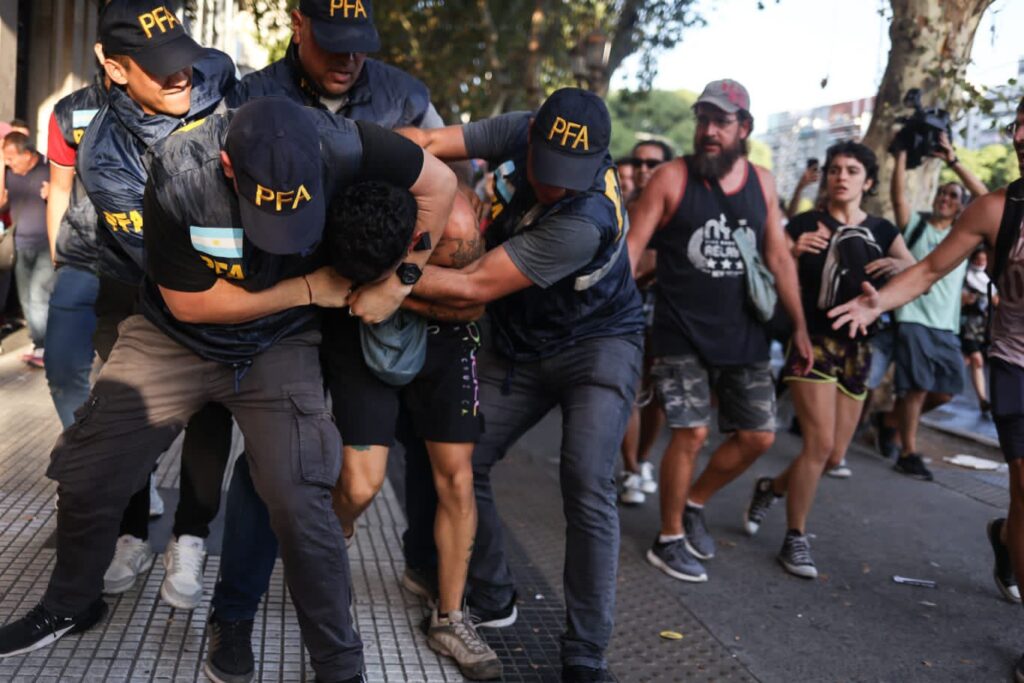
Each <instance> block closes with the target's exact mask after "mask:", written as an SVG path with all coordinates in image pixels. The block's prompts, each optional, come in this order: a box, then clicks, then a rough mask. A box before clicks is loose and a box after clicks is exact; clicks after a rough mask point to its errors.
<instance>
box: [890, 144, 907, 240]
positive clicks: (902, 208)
mask: <svg viewBox="0 0 1024 683" xmlns="http://www.w3.org/2000/svg"><path fill="white" fill-rule="evenodd" d="M906 188H907V153H906V152H897V153H896V163H895V165H894V167H893V171H892V178H891V179H890V180H889V198H890V199H891V200H892V210H893V213H894V214H895V215H896V227H898V228H899V229H900V230H902V229H903V228H905V227H906V226H907V223H908V222H909V221H910V204H909V202H907V191H906Z"/></svg>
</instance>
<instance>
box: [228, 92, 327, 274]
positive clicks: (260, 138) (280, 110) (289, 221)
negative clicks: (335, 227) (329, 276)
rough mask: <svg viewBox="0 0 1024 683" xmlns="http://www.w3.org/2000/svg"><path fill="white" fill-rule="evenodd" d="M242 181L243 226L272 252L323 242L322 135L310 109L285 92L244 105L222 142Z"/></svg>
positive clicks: (302, 248) (292, 251) (299, 249)
mask: <svg viewBox="0 0 1024 683" xmlns="http://www.w3.org/2000/svg"><path fill="white" fill-rule="evenodd" d="M224 151H225V152H227V155H228V158H229V159H230V160H231V166H232V168H233V169H234V175H235V182H236V183H237V186H238V205H239V209H240V212H241V218H242V229H243V230H244V232H245V236H246V237H248V238H249V239H250V240H251V241H252V243H253V244H255V245H256V246H257V247H258V248H260V249H262V250H263V251H266V252H268V253H271V254H298V253H301V252H305V251H307V250H309V249H311V248H312V247H314V246H316V244H317V243H318V242H319V241H320V238H321V236H322V235H323V230H324V219H325V212H326V209H325V206H326V202H325V201H324V188H323V181H322V179H321V175H322V164H321V161H320V136H319V133H318V132H317V125H316V121H315V120H314V118H313V116H312V115H311V112H310V110H308V109H306V108H305V107H303V106H301V105H299V104H296V103H295V102H292V101H291V100H289V99H286V98H284V97H262V98H259V99H255V100H252V101H250V102H248V103H246V104H244V105H242V106H241V107H240V108H239V109H238V110H237V111H236V112H235V113H234V116H233V117H232V119H231V123H230V124H229V125H228V133H227V139H226V140H225V142H224Z"/></svg>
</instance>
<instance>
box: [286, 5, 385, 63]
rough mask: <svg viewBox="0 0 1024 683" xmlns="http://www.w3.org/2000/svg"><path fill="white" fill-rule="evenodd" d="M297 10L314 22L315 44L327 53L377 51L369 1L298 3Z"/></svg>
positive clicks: (376, 40) (377, 41)
mask: <svg viewBox="0 0 1024 683" xmlns="http://www.w3.org/2000/svg"><path fill="white" fill-rule="evenodd" d="M299 11H300V12H302V13H303V14H305V15H306V16H307V17H309V18H310V19H312V20H313V37H315V38H316V44H317V45H319V46H320V47H321V48H323V49H324V50H327V51H328V52H377V51H379V50H380V36H379V35H378V34H377V27H376V26H374V25H373V3H372V2H371V1H370V0H300V2H299Z"/></svg>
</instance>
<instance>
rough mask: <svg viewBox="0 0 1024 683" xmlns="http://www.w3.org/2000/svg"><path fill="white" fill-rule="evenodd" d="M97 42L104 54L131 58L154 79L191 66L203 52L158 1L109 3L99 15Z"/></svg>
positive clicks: (122, 0)
mask: <svg viewBox="0 0 1024 683" xmlns="http://www.w3.org/2000/svg"><path fill="white" fill-rule="evenodd" d="M99 39H100V44H101V45H103V52H104V54H107V55H125V56H128V57H131V58H132V59H133V60H135V62H136V63H138V65H139V66H141V67H142V68H143V69H145V70H146V71H148V72H149V73H151V74H153V75H154V76H156V77H158V78H164V77H166V76H170V75H171V74H173V73H177V72H178V71H181V70H182V69H184V68H186V67H188V66H191V65H192V64H194V63H195V62H196V61H198V60H199V58H200V57H202V56H203V54H204V53H205V52H206V51H205V50H204V49H203V48H202V47H201V46H200V45H199V43H197V42H196V41H194V40H192V37H191V36H189V35H188V33H186V32H185V27H184V26H182V25H181V21H180V20H179V19H178V17H177V16H176V15H175V14H174V12H173V11H171V9H170V8H169V7H168V6H167V3H164V2H160V1H159V0H111V2H110V3H109V4H108V5H107V6H106V7H105V8H104V9H103V13H102V14H101V15H100V24H99Z"/></svg>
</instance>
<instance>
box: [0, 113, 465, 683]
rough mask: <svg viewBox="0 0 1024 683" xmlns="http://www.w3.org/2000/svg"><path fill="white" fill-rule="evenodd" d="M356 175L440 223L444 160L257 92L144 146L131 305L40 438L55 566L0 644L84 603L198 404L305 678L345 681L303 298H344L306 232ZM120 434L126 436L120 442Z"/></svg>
mask: <svg viewBox="0 0 1024 683" xmlns="http://www.w3.org/2000/svg"><path fill="white" fill-rule="evenodd" d="M363 180H380V181H385V182H389V183H391V184H393V185H397V186H399V187H407V188H409V190H410V192H411V193H412V194H413V197H414V198H415V199H416V203H417V208H418V212H417V225H416V229H417V230H418V231H420V232H429V233H430V234H431V235H432V236H433V237H435V238H436V237H438V236H439V235H440V234H441V231H442V229H443V227H444V218H445V216H446V215H447V213H448V211H449V210H450V208H451V204H452V198H453V196H454V193H455V185H456V183H455V178H454V176H453V174H452V173H451V172H450V171H449V170H448V169H447V168H446V167H444V165H443V164H441V163H440V162H439V161H437V160H436V159H435V158H433V157H432V156H430V155H428V154H425V153H423V152H422V151H421V150H419V149H418V148H416V147H415V146H414V145H411V144H409V143H408V142H407V141H405V140H403V139H402V138H401V137H399V136H396V135H394V134H392V133H389V132H387V131H385V130H383V129H381V128H378V127H375V126H373V125H372V124H354V123H352V122H350V121H346V120H343V119H337V118H334V117H331V116H328V115H324V114H320V113H317V112H313V111H311V110H309V109H305V108H302V107H300V106H298V105H295V104H294V103H291V102H289V101H287V100H284V99H281V98H264V99H260V100H257V101H254V102H252V103H249V104H248V105H246V106H244V107H242V108H241V109H239V110H238V111H237V112H229V113H228V114H225V115H214V116H211V117H209V118H207V119H206V121H205V122H204V123H202V124H200V125H198V126H197V127H194V128H193V129H192V130H189V131H186V132H182V133H180V134H178V135H174V136H171V137H170V138H168V139H167V140H165V141H164V142H163V143H161V144H159V145H158V146H157V147H156V148H155V149H154V154H153V161H152V166H151V173H150V179H149V183H148V185H147V188H146V196H145V213H144V218H145V220H146V224H147V228H146V232H145V240H146V251H147V259H146V282H145V284H144V286H143V294H142V302H141V309H142V312H143V313H142V315H133V316H131V317H129V318H128V319H127V320H126V321H125V322H124V323H123V324H122V326H121V335H120V337H119V338H118V340H117V342H116V343H115V345H114V349H113V351H112V352H111V356H110V360H109V361H108V362H107V364H106V365H105V366H104V368H103V370H102V371H101V373H100V376H99V378H98V380H97V382H96V385H95V387H94V388H93V391H92V394H91V396H90V398H89V400H88V401H87V403H86V405H85V407H84V408H83V410H82V411H80V413H79V416H78V419H77V420H76V422H75V424H74V425H73V426H72V427H71V428H70V429H68V430H67V431H66V432H65V433H64V434H63V435H62V436H61V438H60V440H59V441H58V443H57V446H56V448H55V450H54V453H53V456H52V463H51V466H50V469H49V471H48V474H49V476H51V477H53V478H55V479H57V481H58V483H59V485H60V490H61V504H60V509H59V512H58V520H57V560H56V566H55V569H54V573H53V576H52V577H51V580H50V584H49V587H48V589H47V591H46V594H45V595H44V597H43V600H42V602H41V603H40V604H39V605H38V606H37V607H35V608H34V609H33V610H32V611H31V612H30V613H29V614H28V615H27V616H26V617H24V618H22V619H19V620H16V621H14V622H11V623H9V624H7V625H6V626H5V627H3V628H2V629H0V656H6V655H12V654H18V653H22V652H28V651H31V650H34V649H37V648H40V647H44V646H46V645H48V644H49V643H51V642H53V641H54V640H56V639H58V638H60V637H62V636H64V635H66V634H68V633H73V632H79V631H82V630H85V629H87V628H89V627H90V626H92V625H93V624H95V623H96V622H97V621H99V620H100V619H101V618H102V616H103V615H104V614H105V612H106V604H105V603H104V602H103V600H102V598H100V591H101V584H102V581H101V578H102V573H103V569H104V567H105V566H106V563H107V562H108V561H109V558H110V555H111V553H112V552H113V548H114V542H115V536H116V526H117V521H118V519H119V518H120V514H121V510H122V509H123V507H124V505H125V503H126V502H127V500H128V497H129V495H130V494H131V493H132V491H134V490H136V489H137V488H138V486H140V485H141V484H142V483H143V482H144V481H145V479H146V477H148V475H149V472H150V470H151V469H152V466H153V464H154V463H155V461H156V458H157V457H158V455H159V454H160V452H161V451H163V449H165V448H166V447H167V446H168V445H169V444H170V443H171V441H172V440H173V439H174V438H175V436H176V435H177V433H178V432H179V431H180V430H181V428H182V425H184V424H185V423H186V422H187V420H188V419H189V417H190V416H191V415H192V414H194V413H195V412H196V411H197V410H199V409H200V408H201V407H202V406H203V405H205V404H207V403H209V402H211V401H213V402H218V403H220V404H223V405H224V406H226V407H227V408H228V409H229V410H230V411H231V413H232V414H233V416H234V417H235V419H236V420H237V422H238V424H239V427H240V428H241V430H242V433H243V435H244V436H245V437H246V443H247V453H246V455H247V457H248V459H249V460H250V463H251V464H252V472H253V478H254V480H255V484H256V488H257V490H258V491H259V492H260V495H261V496H262V497H263V498H264V500H266V502H267V507H268V509H269V511H270V521H271V525H272V526H273V528H274V531H275V533H276V535H277V537H278V539H279V540H280V544H281V554H282V557H283V558H284V562H285V565H286V568H287V569H286V575H287V577H288V578H287V580H288V588H289V591H290V593H291V595H292V598H293V601H294V603H295V607H296V611H297V613H298V618H299V624H300V627H301V630H302V636H303V640H304V642H305V644H306V646H307V648H308V649H309V652H310V656H311V659H312V662H313V668H314V669H315V670H316V673H317V676H318V678H319V679H320V680H323V681H352V682H355V681H361V680H362V677H361V670H362V646H361V644H360V642H359V638H358V635H357V634H356V633H355V631H354V629H353V626H352V622H351V615H350V612H349V601H348V595H349V588H348V583H349V577H348V558H347V557H346V554H345V545H344V542H343V538H342V533H341V527H340V525H339V523H338V520H337V517H336V516H335V515H334V512H333V510H332V508H331V497H330V489H331V487H332V486H333V485H334V483H335V481H336V480H337V476H338V471H339V468H340V460H339V458H340V442H339V437H338V433H337V431H336V429H335V427H334V424H333V422H332V420H331V417H330V414H329V412H328V410H327V406H326V401H325V399H324V393H323V379H322V376H321V372H320V362H319V358H318V353H319V350H318V347H319V344H320V333H319V323H318V320H317V312H316V311H317V309H316V308H315V306H317V305H318V306H325V307H339V306H342V305H345V303H346V297H347V295H348V293H349V291H350V289H351V283H350V282H348V281H346V280H345V279H344V278H341V277H340V276H339V275H338V274H337V273H336V272H335V271H334V270H333V269H331V268H330V267H320V264H322V263H323V262H324V255H323V250H322V249H317V245H318V244H319V242H320V240H321V235H322V231H323V226H324V215H325V211H326V209H325V207H326V204H327V202H328V199H329V198H331V197H333V196H335V195H337V194H338V193H339V191H340V190H341V189H342V188H343V187H345V186H347V185H350V184H354V183H357V182H360V181H363ZM243 226H244V227H243ZM427 256H429V253H428V254H427ZM415 260H422V258H421V257H420V256H419V255H418V254H417V255H412V256H409V261H415ZM410 290H411V287H407V286H403V285H401V284H400V283H399V282H398V280H397V278H395V277H394V276H393V275H392V276H391V277H390V278H388V279H386V280H383V281H381V282H378V283H376V284H374V285H370V286H367V287H364V288H363V290H362V297H361V301H360V308H359V311H358V312H359V313H360V314H361V315H363V316H365V317H366V318H368V319H372V320H378V321H379V320H382V319H384V318H385V317H387V316H389V315H390V314H391V313H392V312H393V311H394V310H395V309H396V308H397V307H398V305H399V304H400V303H401V301H402V299H403V298H404V297H405V296H406V295H408V293H409V291H410ZM125 442H130V443H134V444H136V445H137V447H136V448H135V449H134V450H133V451H132V452H130V453H126V452H125V451H124V449H123V448H121V447H120V445H121V444H123V443H125Z"/></svg>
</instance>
